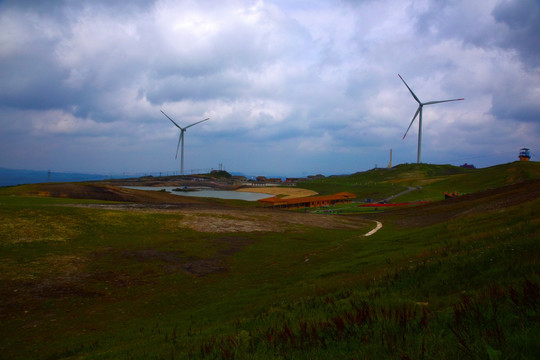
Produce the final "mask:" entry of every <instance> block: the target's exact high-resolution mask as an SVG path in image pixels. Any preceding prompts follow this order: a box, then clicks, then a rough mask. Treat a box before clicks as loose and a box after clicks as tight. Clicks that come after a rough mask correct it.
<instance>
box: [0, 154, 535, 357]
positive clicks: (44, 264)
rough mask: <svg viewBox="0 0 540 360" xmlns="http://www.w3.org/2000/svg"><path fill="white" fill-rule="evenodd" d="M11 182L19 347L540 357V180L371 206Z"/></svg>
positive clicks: (7, 225)
mask: <svg viewBox="0 0 540 360" xmlns="http://www.w3.org/2000/svg"><path fill="white" fill-rule="evenodd" d="M510 165H512V164H510ZM518 166H521V165H518ZM509 168H511V167H508V168H506V167H505V168H503V169H505V170H508V169H509ZM516 169H518V170H508V171H509V172H511V171H514V172H515V171H517V172H519V169H520V168H516ZM494 170H497V171H494V173H496V174H498V173H500V172H501V169H494ZM467 174H468V173H466V172H465V173H463V174H456V175H453V176H464V175H467ZM529 174H530V173H529V171H528V170H527V171H526V172H525V175H520V176H521V177H522V178H524V177H525V176H529ZM430 176H434V175H430ZM493 176H495V175H493ZM502 178H503V177H502V176H501V179H502ZM506 178H509V177H508V176H506ZM516 178H517V177H516ZM522 178H520V180H522ZM388 180H391V179H387V180H385V181H388ZM523 180H525V179H523ZM441 181H444V180H441ZM497 181H501V180H497ZM482 189H483V187H482ZM10 191H11V194H13V192H16V191H15V188H14V189H11V190H10ZM11 194H10V192H9V191H7V190H5V191H4V192H3V194H2V195H1V196H0V284H1V286H0V319H1V322H2V326H1V327H0V354H2V355H1V356H2V357H5V358H10V359H28V358H37V359H40V358H44V359H57V358H73V359H75V358H88V359H117V358H133V359H165V358H166V359H171V358H173V359H185V358H194V359H197V358H205V359H215V358H225V359H227V358H230V359H233V358H236V359H268V358H282V359H296V358H306V359H336V358H345V359H358V358H360V359H361V358H377V359H380V358H382V359H384V358H387V359H432V358H436V359H456V358H458V359H461V358H486V359H497V358H499V359H502V358H520V359H523V358H524V359H535V358H539V357H540V345H539V343H538V341H537V334H538V333H539V332H540V264H539V258H540V243H539V242H538V239H540V210H539V209H540V181H539V180H537V179H532V180H528V181H526V182H524V183H520V184H514V185H508V186H504V187H497V188H493V189H488V190H485V191H481V192H477V193H474V194H469V195H466V196H463V197H460V198H457V199H450V200H447V201H442V202H435V203H430V204H426V205H422V206H417V207H414V208H409V209H399V210H396V211H391V212H385V213H381V214H371V215H369V216H370V218H369V219H368V218H367V217H366V216H362V217H358V216H357V217H341V216H331V215H320V216H317V215H313V214H299V213H290V212H281V211H267V210H264V209H252V208H234V207H232V206H228V207H218V206H216V205H215V204H214V205H213V206H212V207H206V208H205V207H200V206H197V207H185V206H183V205H182V206H180V205H179V206H178V207H176V208H174V207H172V208H171V207H166V208H164V207H161V206H159V204H157V205H156V206H155V207H153V206H151V205H148V206H145V207H140V208H139V207H134V206H132V205H130V204H118V203H110V202H100V203H98V204H96V201H89V200H73V199H65V198H43V197H20V196H12V195H11ZM73 203H75V204H76V205H77V207H74V206H65V205H67V204H73ZM371 220H377V221H381V222H382V224H383V227H382V229H381V230H379V231H378V232H377V233H376V234H374V235H372V236H370V237H364V236H362V235H363V234H364V233H366V232H367V231H368V230H370V229H371V228H372V227H373V226H374V224H373V223H372V221H371Z"/></svg>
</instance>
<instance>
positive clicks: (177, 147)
mask: <svg viewBox="0 0 540 360" xmlns="http://www.w3.org/2000/svg"><path fill="white" fill-rule="evenodd" d="M183 136H184V132H183V131H180V136H179V137H178V145H176V156H175V157H174V160H176V159H177V158H178V149H180V141H182V137H183Z"/></svg>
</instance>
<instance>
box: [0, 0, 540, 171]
mask: <svg viewBox="0 0 540 360" xmlns="http://www.w3.org/2000/svg"><path fill="white" fill-rule="evenodd" d="M539 34H540V2H539V1H538V0H475V1H469V0H462V1H438V0H418V1H414V0H407V1H405V0H376V1H375V0H373V1H371V0H365V1H362V0H357V1H352V0H351V1H336V0H332V1H330V0H329V1H324V0H320V1H312V0H310V1H308V0H299V1H289V0H283V1H280V0H266V1H262V0H261V1H257V0H231V1H214V0H210V1H205V0H193V1H182V0H174V1H169V0H155V1H146V0H139V1H108V0H94V1H78V0H65V1H61V0H51V1H45V0H41V1H32V0H27V1H25V0H13V1H9V0H8V1H0V167H6V168H15V169H34V170H49V169H50V170H51V171H78V172H91V173H115V174H117V173H123V172H126V173H131V172H159V171H162V172H173V171H178V170H179V168H180V162H179V159H178V160H175V151H176V146H177V141H178V135H179V131H178V129H177V128H176V127H174V125H173V124H172V123H171V122H170V121H169V120H167V118H165V117H164V116H163V114H161V112H160V110H163V111H165V112H166V113H167V114H168V115H169V116H170V117H171V118H173V119H175V120H176V122H177V123H178V124H179V125H181V126H185V125H188V124H191V123H194V122H196V121H199V120H202V119H204V118H207V117H209V118H210V121H207V122H204V123H202V124H199V125H196V126H194V127H192V128H190V129H189V130H188V131H187V132H186V141H185V169H186V173H189V172H190V171H191V170H192V169H209V168H214V169H215V168H218V167H219V164H223V166H224V168H225V169H226V170H228V171H231V172H243V173H246V174H254V175H256V174H281V175H289V176H299V175H306V174H315V173H322V174H326V175H330V174H346V173H353V172H356V171H364V170H368V169H371V168H373V167H374V166H376V165H377V166H379V167H383V166H386V165H387V163H388V160H389V150H390V149H393V154H394V159H393V160H394V164H398V163H406V162H408V163H412V162H415V161H416V152H417V136H418V125H417V122H415V124H414V125H413V127H412V128H411V130H410V132H409V133H408V135H407V137H406V138H405V140H402V137H403V134H404V132H405V130H406V129H407V127H408V125H409V123H410V121H411V119H412V116H413V115H414V113H415V111H416V108H417V104H416V102H415V101H414V99H413V98H412V96H411V94H410V93H409V91H408V90H407V88H406V87H405V86H404V84H403V83H402V82H401V80H400V79H399V77H398V74H401V75H402V76H403V78H404V79H405V81H407V83H408V84H409V86H410V87H411V88H412V89H413V90H414V91H415V93H416V95H417V96H418V97H419V98H420V100H421V101H432V100H442V99H453V98H461V97H463V98H465V101H458V102H450V103H445V104H437V105H431V106H426V107H424V117H423V143H422V161H423V162H426V163H437V164H441V163H449V164H454V165H460V164H463V163H465V162H468V163H473V164H475V165H476V166H478V167H485V166H491V165H495V164H499V163H507V162H511V161H515V160H517V153H518V151H519V149H520V148H521V147H524V146H526V147H530V148H531V149H532V151H533V154H534V153H540V149H538V147H539V146H540V140H539V139H540V36H539ZM533 159H534V157H533Z"/></svg>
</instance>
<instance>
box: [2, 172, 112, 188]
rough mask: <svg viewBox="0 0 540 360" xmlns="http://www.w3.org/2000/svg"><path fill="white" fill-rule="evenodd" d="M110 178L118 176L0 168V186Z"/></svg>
mask: <svg viewBox="0 0 540 360" xmlns="http://www.w3.org/2000/svg"><path fill="white" fill-rule="evenodd" d="M112 177H115V178H117V177H120V176H110V175H109V176H108V175H98V174H82V173H67V172H54V171H51V172H49V171H36V170H18V169H6V168H0V186H13V185H21V184H36V183H46V182H72V181H89V180H103V179H110V178H112Z"/></svg>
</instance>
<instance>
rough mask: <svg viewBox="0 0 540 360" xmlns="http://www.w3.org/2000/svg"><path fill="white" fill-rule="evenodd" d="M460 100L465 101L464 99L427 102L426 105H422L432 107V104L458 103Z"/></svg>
mask: <svg viewBox="0 0 540 360" xmlns="http://www.w3.org/2000/svg"><path fill="white" fill-rule="evenodd" d="M460 100H465V99H452V100H440V101H429V102H427V103H424V105H433V104H439V103H444V102H450V101H460Z"/></svg>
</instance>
